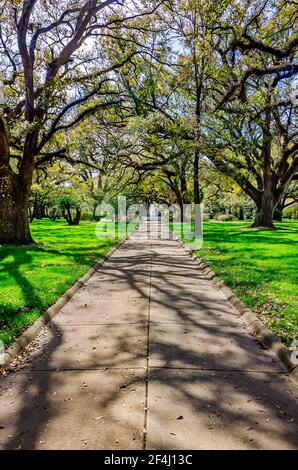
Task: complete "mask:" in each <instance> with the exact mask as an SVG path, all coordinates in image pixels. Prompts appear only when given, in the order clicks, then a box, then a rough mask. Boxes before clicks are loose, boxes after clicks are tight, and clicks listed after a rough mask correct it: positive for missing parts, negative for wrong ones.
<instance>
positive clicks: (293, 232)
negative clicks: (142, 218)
mask: <svg viewBox="0 0 298 470" xmlns="http://www.w3.org/2000/svg"><path fill="white" fill-rule="evenodd" d="M248 225H249V224H248V223H244V222H207V223H205V224H204V243H203V248H202V249H201V250H198V251H196V253H197V255H198V256H200V257H201V258H202V259H203V260H204V261H206V262H207V263H208V264H209V266H210V267H211V268H212V269H213V270H214V271H215V273H216V274H217V275H218V277H220V278H221V279H222V280H223V281H224V282H225V283H226V284H227V285H228V286H229V287H231V288H232V289H233V290H234V291H235V292H236V293H237V295H238V296H239V297H240V298H241V299H242V300H243V301H244V302H245V303H246V305H248V306H249V307H251V308H252V309H254V311H255V312H256V313H257V314H258V315H259V316H260V317H261V319H262V320H263V321H264V322H265V323H266V324H267V325H268V326H269V327H270V328H272V330H273V331H274V332H275V334H277V335H278V336H279V337H280V338H281V339H282V340H283V341H284V342H285V343H286V344H291V342H292V341H293V339H294V338H295V337H296V338H297V337H298V222H282V223H277V224H275V225H276V227H277V230H273V231H271V230H268V231H267V230H266V231H264V230H263V231H259V230H252V229H250V228H248Z"/></svg>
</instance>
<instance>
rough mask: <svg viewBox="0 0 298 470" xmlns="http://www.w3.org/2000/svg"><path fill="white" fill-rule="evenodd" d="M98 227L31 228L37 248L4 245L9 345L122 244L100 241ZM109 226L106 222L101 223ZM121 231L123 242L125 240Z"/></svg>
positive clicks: (4, 327) (1, 319)
mask: <svg viewBox="0 0 298 470" xmlns="http://www.w3.org/2000/svg"><path fill="white" fill-rule="evenodd" d="M95 226H96V223H91V222H81V223H80V225H78V226H72V227H71V226H68V225H67V224H66V223H65V221H56V222H51V221H48V220H43V221H36V222H33V224H32V225H31V232H32V235H33V239H34V241H35V242H36V245H35V246H29V247H25V246H22V247H15V246H9V245H7V246H0V286H1V290H0V340H2V341H3V342H4V343H5V344H9V343H11V342H12V340H13V339H14V338H15V337H16V336H17V335H19V334H20V333H21V332H22V331H23V330H24V329H26V328H27V327H28V326H29V325H31V324H32V323H33V322H34V321H35V320H36V319H37V318H38V317H39V316H40V315H41V314H42V313H43V312H44V311H45V310H46V308H47V307H49V306H50V305H51V304H52V303H54V302H55V301H56V300H57V299H58V297H59V296H60V295H61V294H63V293H64V292H65V291H66V290H67V289H68V288H69V287H70V286H71V285H72V284H74V283H75V281H76V280H77V279H78V278H79V277H81V276H82V275H83V274H85V273H86V272H87V271H88V269H89V268H90V267H91V266H92V265H93V264H95V262H96V261H97V260H98V259H100V258H101V257H102V256H103V255H104V254H105V253H106V252H107V251H109V250H110V249H111V248H112V247H113V246H114V245H115V244H116V243H117V240H114V239H113V238H111V239H104V238H101V239H98V238H97V237H96V236H95ZM101 227H104V223H102V224H101ZM124 234H125V230H124V229H123V230H121V231H120V233H119V238H123V236H124Z"/></svg>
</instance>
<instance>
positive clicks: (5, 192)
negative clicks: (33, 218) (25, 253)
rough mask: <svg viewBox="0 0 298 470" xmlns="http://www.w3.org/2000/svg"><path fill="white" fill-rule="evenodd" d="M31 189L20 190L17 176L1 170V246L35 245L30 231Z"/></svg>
mask: <svg viewBox="0 0 298 470" xmlns="http://www.w3.org/2000/svg"><path fill="white" fill-rule="evenodd" d="M29 194H30V188H23V189H21V188H20V185H19V181H18V178H17V176H16V175H14V174H13V173H12V172H11V171H10V170H7V169H6V170H5V171H4V168H3V167H2V168H0V198H1V199H0V201H1V202H0V244H8V243H9V244H14V245H28V244H31V243H33V240H32V237H31V234H30V229H29V217H28V206H29Z"/></svg>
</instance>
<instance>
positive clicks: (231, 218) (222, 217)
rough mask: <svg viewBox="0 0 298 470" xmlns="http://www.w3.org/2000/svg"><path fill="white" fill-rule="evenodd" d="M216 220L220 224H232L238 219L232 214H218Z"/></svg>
mask: <svg viewBox="0 0 298 470" xmlns="http://www.w3.org/2000/svg"><path fill="white" fill-rule="evenodd" d="M215 220H218V222H231V221H234V220H238V219H237V217H235V216H234V215H232V214H217V215H216V216H215Z"/></svg>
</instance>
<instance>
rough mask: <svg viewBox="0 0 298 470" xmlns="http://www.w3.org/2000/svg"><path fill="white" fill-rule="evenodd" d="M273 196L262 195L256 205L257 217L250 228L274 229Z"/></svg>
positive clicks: (268, 194)
mask: <svg viewBox="0 0 298 470" xmlns="http://www.w3.org/2000/svg"><path fill="white" fill-rule="evenodd" d="M275 205H276V204H275V203H274V195H273V194H270V193H263V194H262V196H261V198H260V201H259V203H258V204H257V215H256V217H255V220H254V223H253V225H252V227H260V228H268V229H271V228H274V225H273V212H274V209H275Z"/></svg>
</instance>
